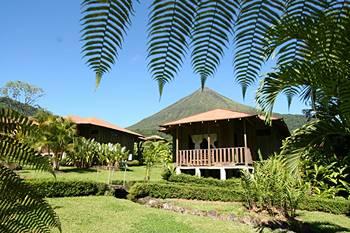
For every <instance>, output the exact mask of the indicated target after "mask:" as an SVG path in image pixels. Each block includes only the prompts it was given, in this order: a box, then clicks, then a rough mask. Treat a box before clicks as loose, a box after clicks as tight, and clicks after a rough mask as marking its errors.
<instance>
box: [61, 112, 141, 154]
mask: <svg viewBox="0 0 350 233" xmlns="http://www.w3.org/2000/svg"><path fill="white" fill-rule="evenodd" d="M67 119H69V120H71V121H72V122H74V123H75V124H76V125H77V131H78V135H79V136H82V137H85V138H91V139H95V140H96V141H97V142H100V143H120V144H121V145H122V146H125V147H126V148H127V149H128V150H129V151H130V152H131V151H133V149H134V143H138V142H140V141H142V140H143V139H142V138H143V136H142V135H141V134H138V133H135V132H133V131H130V130H128V129H124V128H122V127H119V126H117V125H113V124H111V123H109V122H107V121H104V120H101V119H97V118H93V117H89V118H83V117H79V116H68V117H67Z"/></svg>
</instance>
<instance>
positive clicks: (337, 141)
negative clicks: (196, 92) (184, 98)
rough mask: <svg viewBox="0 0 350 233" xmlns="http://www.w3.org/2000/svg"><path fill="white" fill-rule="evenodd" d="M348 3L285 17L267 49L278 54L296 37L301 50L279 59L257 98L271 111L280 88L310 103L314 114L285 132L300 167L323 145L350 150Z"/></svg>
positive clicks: (285, 150)
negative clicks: (344, 6)
mask: <svg viewBox="0 0 350 233" xmlns="http://www.w3.org/2000/svg"><path fill="white" fill-rule="evenodd" d="M349 31H350V9H349V8H347V9H344V10H342V11H337V12H334V11H331V10H330V11H323V12H320V13H319V14H318V15H316V16H313V17H311V16H310V17H305V18H304V19H302V20H292V21H291V20H289V19H288V18H285V19H282V21H281V22H279V23H277V24H276V25H275V27H273V28H272V29H271V31H270V37H269V43H268V53H269V54H272V53H276V54H277V55H278V56H279V57H280V59H285V58H284V57H286V56H287V57H288V56H289V54H288V53H286V52H285V48H286V47H288V45H289V44H290V43H292V42H293V41H298V44H299V45H300V47H299V49H298V50H297V53H298V56H297V57H296V58H295V59H294V60H293V61H292V62H289V63H288V64H277V67H276V69H275V71H273V72H270V73H268V74H267V76H266V78H265V79H264V80H263V82H262V83H261V86H260V88H259V90H258V94H257V101H258V103H259V105H260V106H261V108H262V110H263V111H265V112H266V114H267V116H268V117H269V116H270V115H271V114H272V110H273V105H274V102H275V100H276V98H277V96H278V94H280V93H287V95H288V97H289V98H292V97H293V96H296V95H299V96H300V97H301V98H302V99H304V100H305V101H307V102H309V103H310V106H311V111H310V112H311V116H312V117H313V118H315V120H314V121H311V122H309V123H307V124H305V125H304V126H303V127H301V128H300V129H297V130H296V131H294V132H293V134H292V135H291V136H290V137H289V138H287V140H286V141H285V142H284V144H283V147H282V154H284V155H287V156H288V158H289V164H290V168H292V170H296V168H297V167H298V162H299V161H300V157H303V156H307V155H310V154H312V153H314V152H315V151H322V152H323V153H325V154H328V156H333V155H336V156H337V157H338V158H342V157H344V156H350V147H349V146H348V145H349V143H350V59H349V58H350V50H349V48H350V39H349Z"/></svg>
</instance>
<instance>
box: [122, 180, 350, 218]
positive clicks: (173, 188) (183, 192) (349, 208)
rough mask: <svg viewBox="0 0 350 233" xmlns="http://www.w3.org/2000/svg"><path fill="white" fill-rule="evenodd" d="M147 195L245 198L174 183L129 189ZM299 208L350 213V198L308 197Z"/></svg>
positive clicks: (233, 192) (232, 192) (228, 191)
mask: <svg viewBox="0 0 350 233" xmlns="http://www.w3.org/2000/svg"><path fill="white" fill-rule="evenodd" d="M147 196H150V197H154V198H162V199H164V198H181V199H196V200H203V201H243V200H244V198H245V197H244V194H243V193H241V192H239V191H237V190H232V189H227V188H219V187H208V186H207V187H198V186H193V185H190V184H174V183H172V184H171V183H135V184H134V185H133V186H132V187H131V188H130V190H129V195H128V198H129V199H131V200H136V199H138V198H143V197H147ZM298 209H300V210H307V211H322V212H329V213H333V214H347V215H349V214H350V200H345V199H341V198H335V199H322V198H317V197H308V198H305V199H304V200H303V201H301V202H300V203H299V205H298Z"/></svg>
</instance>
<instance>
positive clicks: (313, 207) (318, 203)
mask: <svg viewBox="0 0 350 233" xmlns="http://www.w3.org/2000/svg"><path fill="white" fill-rule="evenodd" d="M299 209H301V210H308V211H323V212H329V213H333V214H346V215H349V214H350V200H345V199H344V198H334V199H326V198H319V197H309V198H306V199H305V200H304V201H302V202H300V205H299Z"/></svg>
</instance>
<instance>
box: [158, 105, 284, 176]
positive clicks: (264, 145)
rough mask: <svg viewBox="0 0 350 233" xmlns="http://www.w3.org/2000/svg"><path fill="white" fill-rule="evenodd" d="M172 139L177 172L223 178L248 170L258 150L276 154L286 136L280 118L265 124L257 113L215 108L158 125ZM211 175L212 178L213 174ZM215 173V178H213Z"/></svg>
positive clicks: (267, 153) (255, 158) (256, 157)
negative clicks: (238, 170) (241, 170)
mask: <svg viewBox="0 0 350 233" xmlns="http://www.w3.org/2000/svg"><path fill="white" fill-rule="evenodd" d="M161 127H162V129H161V131H162V132H164V133H167V134H170V135H172V136H173V145H174V146H173V148H174V161H175V162H176V167H177V173H181V172H184V173H190V174H196V175H198V176H201V175H202V176H206V175H208V176H217V177H220V178H221V179H226V178H227V177H230V176H232V175H233V174H234V173H235V172H236V171H237V169H252V168H253V167H252V163H253V161H255V160H257V159H258V151H260V152H261V153H262V155H263V156H265V157H266V156H268V155H270V154H272V153H274V152H277V151H279V149H280V146H281V144H282V140H283V139H284V138H286V137H287V136H289V135H290V133H289V130H288V127H287V125H286V124H285V123H284V121H283V119H282V118H276V117H273V118H272V125H271V126H268V125H266V124H265V122H264V119H263V118H262V117H261V116H259V115H257V114H253V113H252V114H249V113H243V112H234V111H230V110H224V109H215V110H211V111H208V112H204V113H200V114H196V115H192V116H189V117H186V118H183V119H179V120H176V121H172V122H168V123H165V124H163V125H161ZM213 174H214V175H213ZM215 174H216V175H215Z"/></svg>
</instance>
